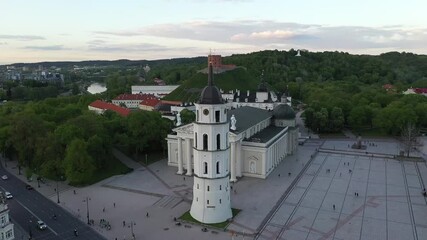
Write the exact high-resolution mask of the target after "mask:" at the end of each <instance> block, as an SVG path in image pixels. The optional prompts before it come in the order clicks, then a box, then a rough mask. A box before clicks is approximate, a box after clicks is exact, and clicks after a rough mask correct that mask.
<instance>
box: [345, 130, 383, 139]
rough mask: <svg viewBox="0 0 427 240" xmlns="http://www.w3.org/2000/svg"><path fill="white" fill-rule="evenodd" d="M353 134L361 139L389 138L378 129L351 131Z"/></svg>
mask: <svg viewBox="0 0 427 240" xmlns="http://www.w3.org/2000/svg"><path fill="white" fill-rule="evenodd" d="M352 132H353V133H354V134H360V135H361V136H362V138H363V137H381V138H383V137H390V135H388V134H387V133H385V132H383V131H381V129H378V128H364V129H353V130H352Z"/></svg>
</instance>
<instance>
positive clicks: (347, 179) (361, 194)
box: [257, 141, 427, 240]
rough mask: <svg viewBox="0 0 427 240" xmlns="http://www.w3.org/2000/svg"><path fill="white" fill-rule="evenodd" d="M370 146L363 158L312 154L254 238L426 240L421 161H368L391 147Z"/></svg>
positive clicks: (329, 143) (426, 174)
mask: <svg viewBox="0 0 427 240" xmlns="http://www.w3.org/2000/svg"><path fill="white" fill-rule="evenodd" d="M375 143H376V144H377V147H376V148H373V149H370V150H369V151H370V153H369V154H366V156H359V155H348V154H345V153H341V154H335V153H322V152H320V153H319V154H317V155H316V158H315V159H314V161H313V162H312V163H311V165H310V167H309V168H308V169H307V170H306V171H305V172H304V174H303V176H302V178H301V179H300V180H299V181H298V183H297V185H296V186H295V187H293V189H292V191H291V193H290V194H289V195H288V196H287V197H286V198H285V200H284V201H283V202H282V203H281V206H280V207H279V208H277V209H276V212H275V214H274V215H273V216H272V217H271V218H270V219H269V221H268V223H267V224H266V225H265V227H264V228H263V229H262V231H261V233H260V234H259V235H257V239H295V240H298V239H305V240H307V239H319V240H320V239H337V240H338V239H345V240H347V239H372V240H381V239H427V201H426V198H425V197H423V196H422V195H421V191H422V188H423V180H424V179H426V178H427V171H426V170H427V168H425V162H419V163H415V162H399V161H396V160H392V159H385V158H376V157H371V156H370V154H371V153H373V154H381V153H387V149H394V148H391V147H392V146H393V144H396V143H394V142H393V141H385V142H378V141H375ZM331 146H335V149H336V150H341V151H343V152H344V151H346V149H347V145H346V144H345V141H344V142H342V141H327V142H325V144H324V145H323V146H322V147H328V148H330V147H331ZM421 169H423V170H422V171H421ZM423 171H424V172H423Z"/></svg>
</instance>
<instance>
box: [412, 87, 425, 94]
mask: <svg viewBox="0 0 427 240" xmlns="http://www.w3.org/2000/svg"><path fill="white" fill-rule="evenodd" d="M414 92H416V93H418V94H427V88H414Z"/></svg>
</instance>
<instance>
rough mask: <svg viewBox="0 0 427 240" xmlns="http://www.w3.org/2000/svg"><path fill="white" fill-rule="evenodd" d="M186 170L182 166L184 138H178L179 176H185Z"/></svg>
mask: <svg viewBox="0 0 427 240" xmlns="http://www.w3.org/2000/svg"><path fill="white" fill-rule="evenodd" d="M183 173H184V168H183V166H182V138H180V137H178V172H177V174H183Z"/></svg>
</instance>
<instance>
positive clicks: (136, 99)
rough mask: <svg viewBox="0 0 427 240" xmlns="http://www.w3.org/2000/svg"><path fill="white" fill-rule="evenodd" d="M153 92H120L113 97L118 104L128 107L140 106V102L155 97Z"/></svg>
mask: <svg viewBox="0 0 427 240" xmlns="http://www.w3.org/2000/svg"><path fill="white" fill-rule="evenodd" d="M153 97H154V95H153V94H129V93H124V94H120V95H119V96H117V97H116V98H114V99H113V101H112V102H113V103H114V104H116V105H117V106H126V107H127V108H139V104H140V103H141V102H142V101H144V100H146V99H150V98H153Z"/></svg>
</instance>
